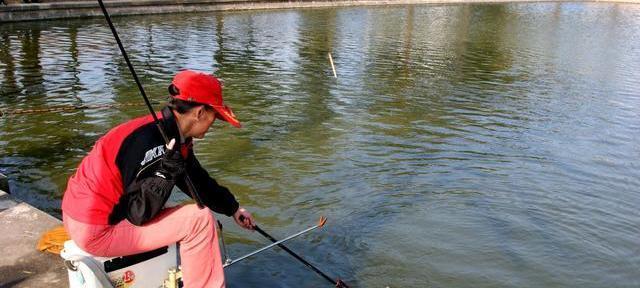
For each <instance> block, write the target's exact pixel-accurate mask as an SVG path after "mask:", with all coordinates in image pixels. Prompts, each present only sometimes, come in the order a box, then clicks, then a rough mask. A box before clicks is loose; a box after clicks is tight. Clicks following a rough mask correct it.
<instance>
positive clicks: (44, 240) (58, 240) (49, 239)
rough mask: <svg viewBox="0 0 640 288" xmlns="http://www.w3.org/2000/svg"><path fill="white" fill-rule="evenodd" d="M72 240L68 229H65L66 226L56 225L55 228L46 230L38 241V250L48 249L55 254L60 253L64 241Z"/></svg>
mask: <svg viewBox="0 0 640 288" xmlns="http://www.w3.org/2000/svg"><path fill="white" fill-rule="evenodd" d="M67 240H71V238H70V237H69V234H67V231H65V230H64V226H62V225H60V226H56V227H55V228H53V229H51V230H49V231H47V232H45V233H44V234H42V237H40V241H38V246H37V248H38V250H39V251H47V252H51V253H54V254H60V251H62V248H63V247H64V242H65V241H67Z"/></svg>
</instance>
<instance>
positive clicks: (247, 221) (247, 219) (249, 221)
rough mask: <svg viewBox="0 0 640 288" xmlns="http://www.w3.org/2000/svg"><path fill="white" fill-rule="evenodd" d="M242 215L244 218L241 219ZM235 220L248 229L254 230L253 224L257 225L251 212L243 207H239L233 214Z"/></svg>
mask: <svg viewBox="0 0 640 288" xmlns="http://www.w3.org/2000/svg"><path fill="white" fill-rule="evenodd" d="M240 216H242V220H240ZM233 220H236V224H238V225H239V226H240V227H242V228H244V229H248V230H253V225H255V224H254V223H253V216H251V213H249V211H247V210H245V209H244V208H242V207H240V208H238V210H237V211H236V213H234V214H233Z"/></svg>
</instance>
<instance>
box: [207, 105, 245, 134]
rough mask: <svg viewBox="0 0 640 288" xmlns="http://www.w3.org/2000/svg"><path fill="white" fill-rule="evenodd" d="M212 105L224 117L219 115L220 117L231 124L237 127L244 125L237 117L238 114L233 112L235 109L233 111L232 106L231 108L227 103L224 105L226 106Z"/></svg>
mask: <svg viewBox="0 0 640 288" xmlns="http://www.w3.org/2000/svg"><path fill="white" fill-rule="evenodd" d="M211 107H213V109H215V110H216V112H218V115H219V116H220V117H222V118H220V117H218V119H220V120H224V121H227V122H229V124H231V125H233V126H234V127H237V128H240V127H242V125H241V124H240V121H238V119H236V115H234V114H233V111H231V108H229V107H228V106H227V105H224V106H217V105H216V106H214V105H211Z"/></svg>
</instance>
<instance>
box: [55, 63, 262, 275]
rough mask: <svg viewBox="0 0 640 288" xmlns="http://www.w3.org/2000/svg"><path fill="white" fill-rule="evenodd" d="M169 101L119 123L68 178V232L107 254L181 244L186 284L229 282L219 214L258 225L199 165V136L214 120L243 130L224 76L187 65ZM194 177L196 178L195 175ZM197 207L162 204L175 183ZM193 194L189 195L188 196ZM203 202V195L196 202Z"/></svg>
mask: <svg viewBox="0 0 640 288" xmlns="http://www.w3.org/2000/svg"><path fill="white" fill-rule="evenodd" d="M169 93H170V94H171V99H170V101H169V104H168V105H167V107H165V108H164V109H162V111H161V112H159V113H157V117H158V118H159V122H160V126H161V128H162V129H163V130H164V133H165V134H166V137H167V138H168V139H171V140H170V141H169V143H168V144H166V145H165V140H164V138H163V136H162V134H161V132H160V130H159V129H158V127H157V126H156V125H155V124H154V119H153V117H152V116H151V115H149V116H146V117H140V118H137V119H134V120H130V121H128V122H126V123H124V124H121V125H119V126H117V127H115V128H113V129H112V130H111V131H109V132H108V133H107V134H106V135H104V136H103V137H102V138H100V139H99V140H98V141H97V142H96V143H95V145H94V147H93V149H92V150H91V152H89V154H88V155H87V156H86V157H85V158H84V159H83V160H82V162H81V163H80V166H79V167H78V169H77V171H76V173H75V175H73V176H72V177H71V178H70V179H69V183H68V185H67V190H66V192H65V193H64V197H63V200H62V211H63V222H64V226H65V229H66V230H67V232H68V233H69V235H70V236H71V238H72V239H73V240H74V241H75V243H76V245H78V246H79V247H80V248H82V249H83V250H85V251H87V252H89V253H91V254H93V255H95V256H103V257H115V256H124V255H131V254H137V253H141V252H145V251H150V250H154V249H157V248H160V247H163V246H167V245H170V244H173V243H180V257H181V261H182V268H183V269H182V271H183V272H182V273H183V274H182V275H183V283H184V286H185V287H224V285H225V282H224V273H223V270H222V261H221V257H220V251H219V247H218V235H217V233H216V229H215V222H216V221H215V219H214V216H213V214H212V213H211V211H210V210H213V211H215V212H218V213H221V214H225V215H227V216H233V218H234V220H235V222H236V223H237V224H238V225H240V226H242V227H244V228H246V229H253V227H254V222H253V218H252V216H251V214H250V213H249V212H248V211H246V210H245V209H244V208H242V207H240V206H239V204H238V202H237V201H236V199H235V197H234V196H233V194H231V192H230V191H229V189H227V188H226V187H224V186H221V185H219V184H218V183H217V182H216V181H215V180H214V179H213V178H211V177H210V176H209V174H208V173H207V171H206V170H205V169H204V168H202V166H200V163H199V162H198V160H197V159H196V157H195V155H194V153H193V138H203V137H204V136H205V134H206V133H207V131H208V130H209V128H210V126H211V125H212V124H213V123H214V121H215V120H216V119H220V120H223V121H226V122H228V123H230V124H231V125H233V126H235V127H240V122H239V121H238V120H237V119H236V118H235V115H234V114H233V112H232V111H231V109H230V108H229V107H228V106H226V105H225V104H224V102H223V99H222V87H221V84H220V81H219V80H218V79H217V78H216V77H214V76H212V75H209V74H206V73H202V72H197V71H192V70H184V71H181V72H179V73H178V74H176V75H175V77H174V79H173V81H172V84H171V85H170V86H169ZM189 179H191V180H189ZM190 181H192V183H193V188H195V189H193V190H195V191H194V192H195V193H196V194H195V195H194V196H196V198H199V199H200V200H201V201H202V204H203V205H204V206H206V207H207V208H208V209H200V208H198V206H196V205H195V204H188V205H182V206H177V207H173V208H164V205H165V203H166V202H167V199H169V195H170V194H171V191H172V189H173V188H174V186H177V187H178V188H180V190H182V191H184V192H187V191H190V190H191V188H189V187H188V186H189V184H190V183H188V182H190ZM187 194H189V193H187ZM196 200H198V199H196Z"/></svg>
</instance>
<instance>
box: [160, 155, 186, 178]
mask: <svg viewBox="0 0 640 288" xmlns="http://www.w3.org/2000/svg"><path fill="white" fill-rule="evenodd" d="M184 171H185V164H184V160H183V159H182V155H180V152H178V151H176V149H168V148H167V149H165V151H164V155H163V156H162V161H161V162H160V168H159V169H158V171H157V172H156V173H155V176H158V177H162V178H164V179H167V180H169V181H176V180H177V179H179V177H180V176H182V174H184Z"/></svg>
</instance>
